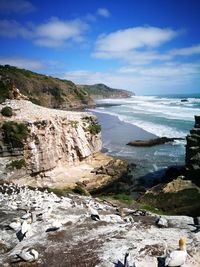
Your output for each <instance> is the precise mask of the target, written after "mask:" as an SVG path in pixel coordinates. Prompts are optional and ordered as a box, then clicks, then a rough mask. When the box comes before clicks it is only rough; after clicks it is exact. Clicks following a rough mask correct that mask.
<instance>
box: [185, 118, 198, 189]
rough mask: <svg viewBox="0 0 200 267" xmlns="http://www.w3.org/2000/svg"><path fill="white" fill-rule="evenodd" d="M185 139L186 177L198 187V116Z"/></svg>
mask: <svg viewBox="0 0 200 267" xmlns="http://www.w3.org/2000/svg"><path fill="white" fill-rule="evenodd" d="M186 139H187V144H186V158H185V162H186V169H187V175H188V176H189V177H190V178H191V179H192V180H193V181H195V182H196V183H197V184H198V185H199V186H200V116H195V125H194V128H193V129H192V130H191V131H190V134H188V135H187V138H186Z"/></svg>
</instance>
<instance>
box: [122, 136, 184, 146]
mask: <svg viewBox="0 0 200 267" xmlns="http://www.w3.org/2000/svg"><path fill="white" fill-rule="evenodd" d="M176 140H184V139H183V138H169V137H158V138H154V139H148V140H134V141H130V142H129V143H128V144H127V145H129V146H156V145H162V144H165V143H169V142H174V141H176Z"/></svg>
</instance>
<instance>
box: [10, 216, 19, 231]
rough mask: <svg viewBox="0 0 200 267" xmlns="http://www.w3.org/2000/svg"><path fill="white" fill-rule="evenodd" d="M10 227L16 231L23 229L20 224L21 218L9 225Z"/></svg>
mask: <svg viewBox="0 0 200 267" xmlns="http://www.w3.org/2000/svg"><path fill="white" fill-rule="evenodd" d="M9 227H10V228H11V229H13V230H14V231H17V230H19V228H20V227H21V222H20V218H16V219H15V221H14V222H11V223H10V224H9Z"/></svg>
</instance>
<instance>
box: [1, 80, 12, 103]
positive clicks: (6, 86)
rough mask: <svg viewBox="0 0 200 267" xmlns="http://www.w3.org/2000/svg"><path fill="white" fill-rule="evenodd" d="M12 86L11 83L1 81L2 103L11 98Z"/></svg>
mask: <svg viewBox="0 0 200 267" xmlns="http://www.w3.org/2000/svg"><path fill="white" fill-rule="evenodd" d="M11 88H12V84H11V82H10V81H0V103H2V102H4V101H5V100H6V99H8V98H10V91H11Z"/></svg>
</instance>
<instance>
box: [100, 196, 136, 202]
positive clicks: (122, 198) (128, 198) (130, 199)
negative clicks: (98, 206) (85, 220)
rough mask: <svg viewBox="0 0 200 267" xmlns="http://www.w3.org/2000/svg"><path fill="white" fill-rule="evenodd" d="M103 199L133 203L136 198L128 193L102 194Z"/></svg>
mask: <svg viewBox="0 0 200 267" xmlns="http://www.w3.org/2000/svg"><path fill="white" fill-rule="evenodd" d="M100 198H101V199H110V200H117V201H119V202H121V203H123V204H127V205H131V204H133V203H134V202H135V200H134V198H133V197H132V196H131V195H127V194H116V195H114V194H112V195H106V196H105V195H102V196H101V197H100Z"/></svg>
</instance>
